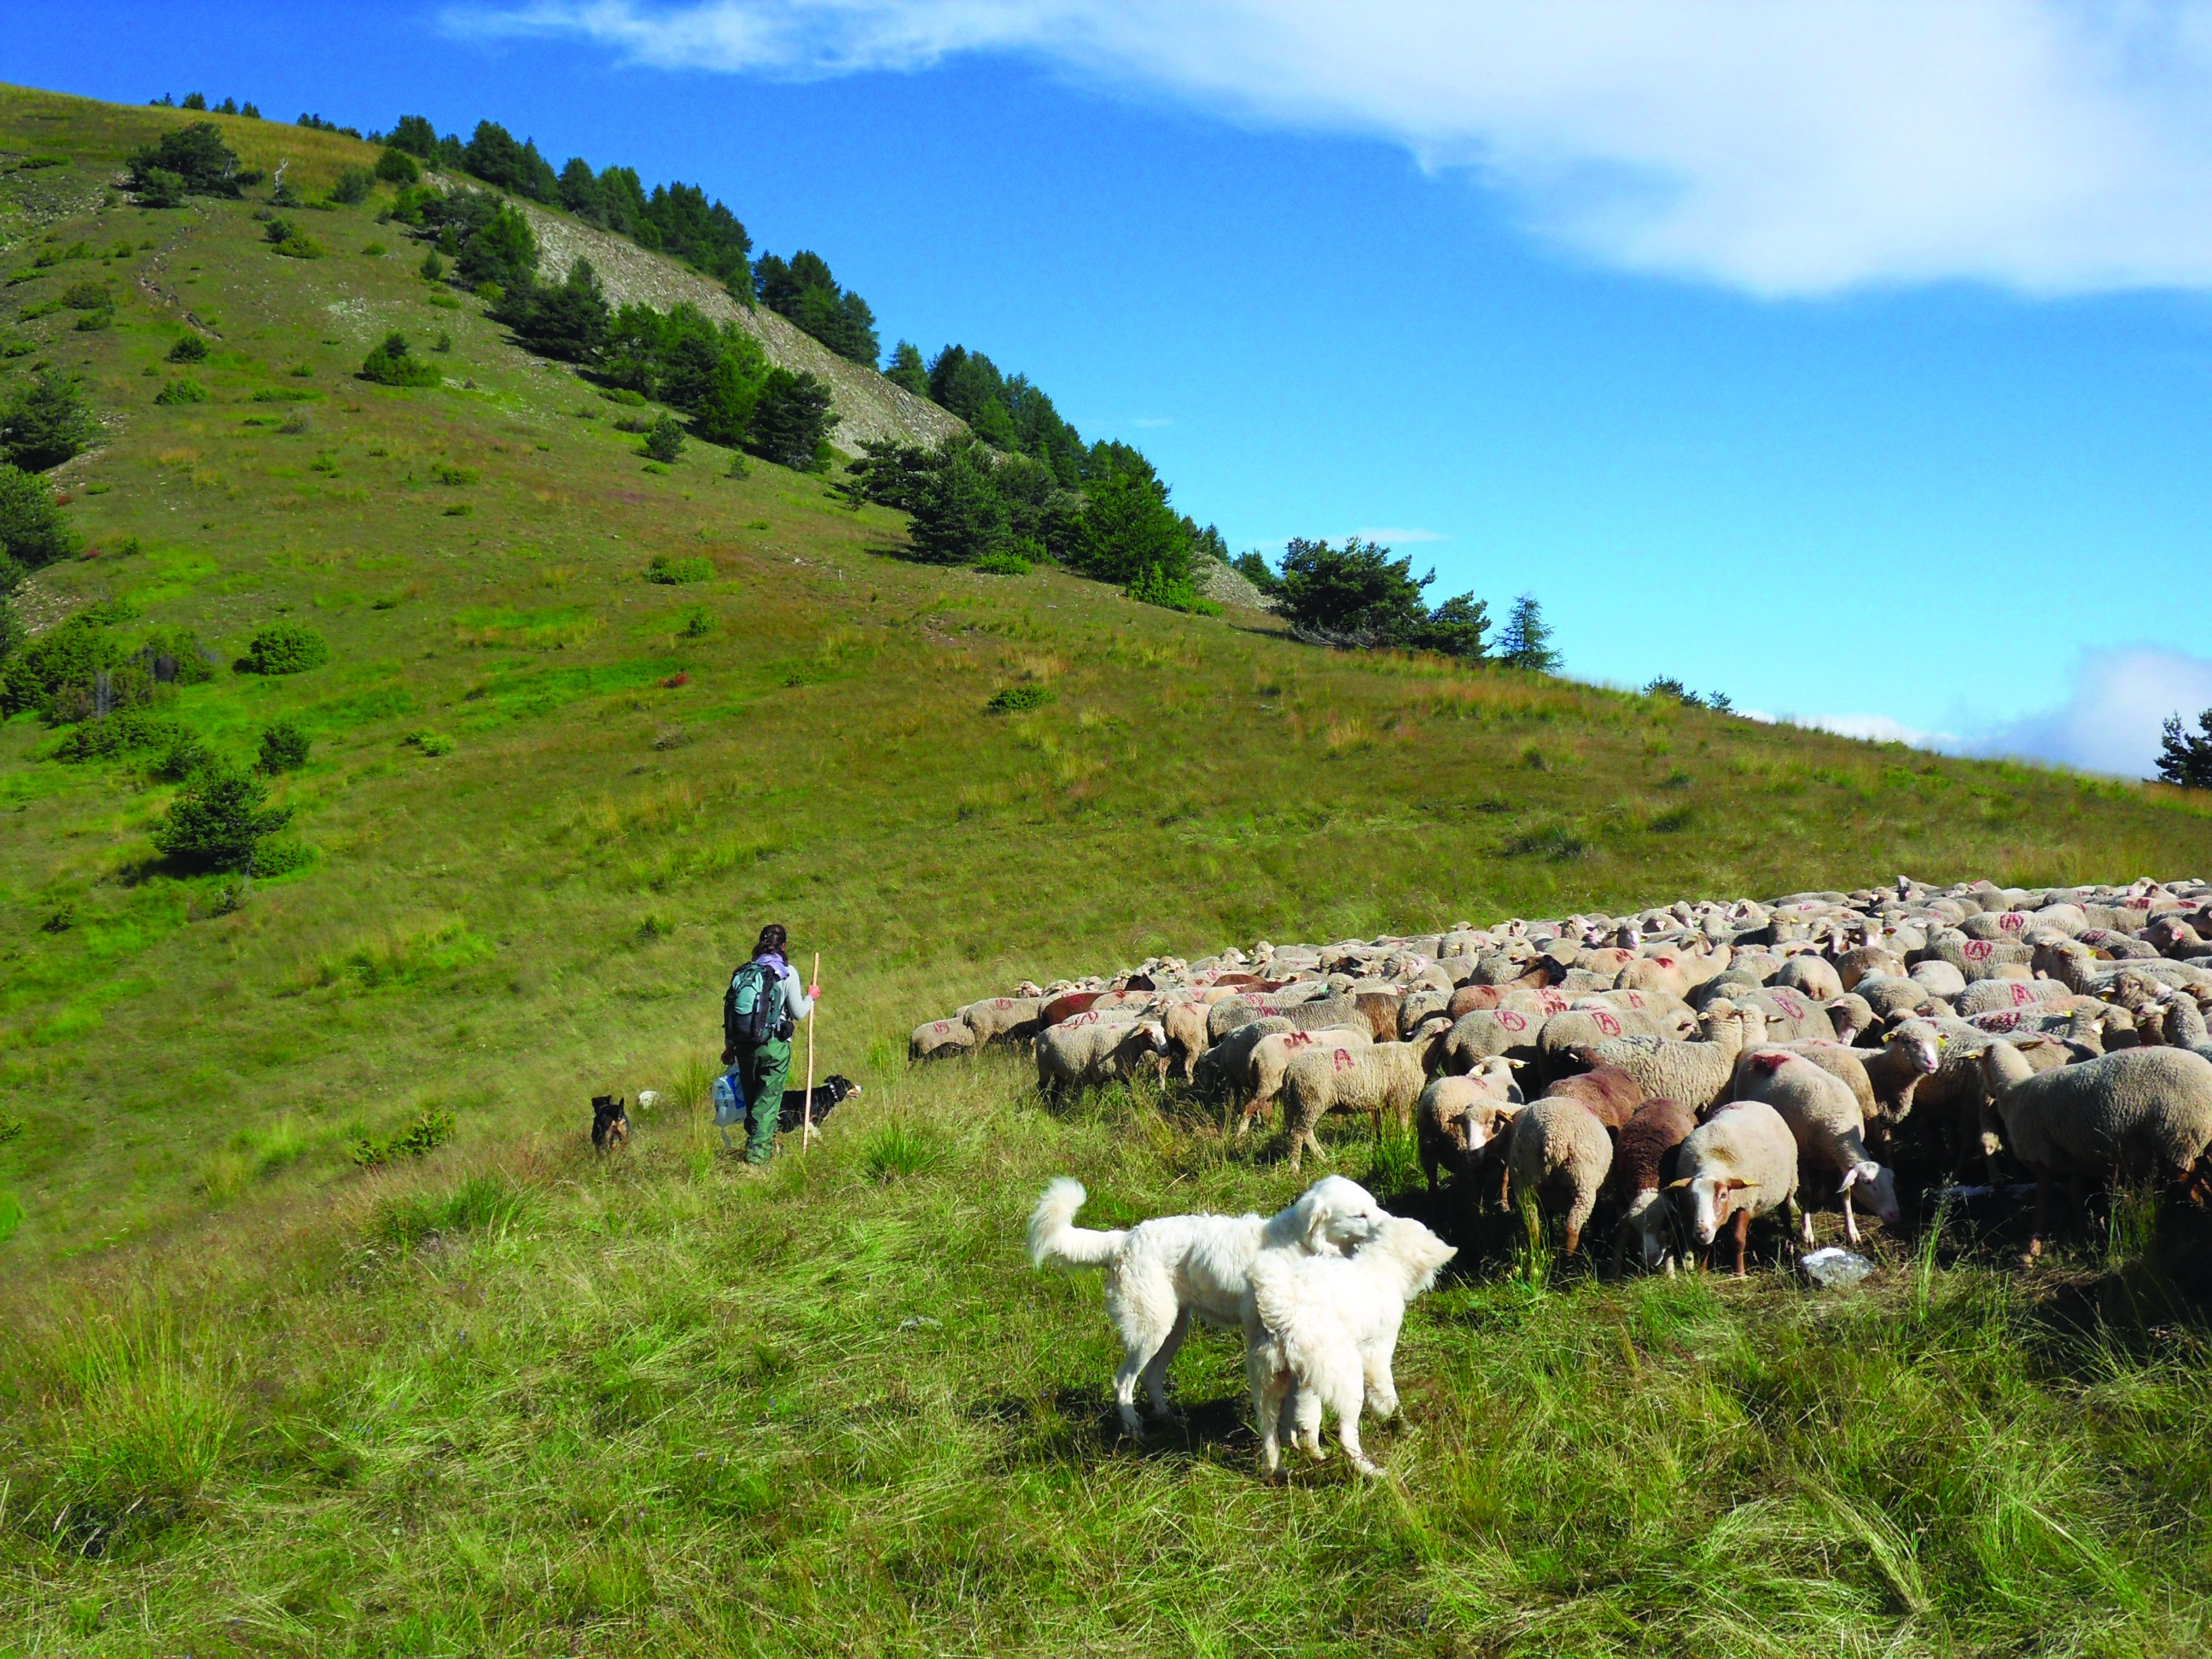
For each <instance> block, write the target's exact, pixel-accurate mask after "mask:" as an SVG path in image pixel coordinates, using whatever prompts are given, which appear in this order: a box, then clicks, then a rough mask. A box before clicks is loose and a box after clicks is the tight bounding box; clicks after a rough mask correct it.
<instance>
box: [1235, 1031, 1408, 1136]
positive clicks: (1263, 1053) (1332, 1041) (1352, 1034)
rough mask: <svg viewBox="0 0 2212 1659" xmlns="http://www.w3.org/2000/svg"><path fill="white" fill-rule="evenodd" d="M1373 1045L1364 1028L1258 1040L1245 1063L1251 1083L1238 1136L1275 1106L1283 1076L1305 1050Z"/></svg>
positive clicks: (1294, 1033) (1282, 1034)
mask: <svg viewBox="0 0 2212 1659" xmlns="http://www.w3.org/2000/svg"><path fill="white" fill-rule="evenodd" d="M1374 1044H1375V1038H1374V1036H1373V1034H1372V1033H1371V1032H1370V1030H1368V1028H1367V1027H1366V1026H1365V1025H1364V1024H1359V1025H1325V1026H1323V1027H1322V1029H1321V1030H1317V1031H1279V1032H1277V1033H1276V1034H1275V1035H1274V1036H1266V1037H1262V1038H1261V1039H1260V1041H1259V1042H1255V1043H1254V1044H1253V1045H1252V1054H1251V1058H1250V1059H1249V1060H1248V1061H1247V1062H1246V1063H1245V1069H1246V1073H1247V1075H1249V1077H1250V1079H1251V1082H1252V1098H1251V1099H1250V1100H1249V1102H1248V1103H1246V1104H1245V1107H1244V1115H1243V1119H1242V1121H1239V1123H1238V1124H1237V1133H1239V1134H1243V1133H1245V1132H1246V1131H1248V1130H1249V1129H1250V1128H1251V1127H1252V1125H1253V1123H1254V1122H1255V1121H1257V1120H1258V1119H1259V1118H1260V1117H1261V1116H1262V1115H1264V1114H1265V1113H1266V1112H1267V1109H1268V1108H1269V1107H1270V1106H1272V1105H1273V1104H1274V1103H1275V1097H1276V1095H1277V1094H1278V1093H1279V1092H1280V1091H1281V1090H1282V1086H1283V1074H1284V1073H1286V1072H1288V1071H1289V1070H1290V1068H1291V1061H1292V1060H1296V1059H1297V1057H1298V1056H1299V1055H1300V1054H1304V1053H1305V1052H1306V1051H1307V1050H1308V1049H1310V1048H1372V1047H1373V1046H1374Z"/></svg>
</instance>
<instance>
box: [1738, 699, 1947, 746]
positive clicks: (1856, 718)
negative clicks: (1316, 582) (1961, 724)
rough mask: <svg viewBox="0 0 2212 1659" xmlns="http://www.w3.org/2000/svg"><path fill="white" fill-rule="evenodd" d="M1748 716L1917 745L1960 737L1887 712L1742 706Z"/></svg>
mask: <svg viewBox="0 0 2212 1659" xmlns="http://www.w3.org/2000/svg"><path fill="white" fill-rule="evenodd" d="M1735 712H1736V713H1737V714H1741V715H1742V716H1743V718H1744V719H1746V720H1758V721H1760V722H1761V723H1762V724H1765V725H1767V726H1804V727H1806V728H1807V729H1808V730H1810V731H1814V732H1834V733H1835V734H1836V735H1837V736H1838V737H1839V738H1863V740H1864V741H1866V742H1868V743H1906V744H1911V745H1912V746H1913V747H1914V748H1915V749H1951V748H1955V747H1956V746H1957V744H1958V742H1959V740H1958V738H1955V737H1954V736H1952V735H1951V733H1949V732H1926V731H1923V730H1922V729H1921V728H1920V727H1918V726H1907V725H1905V722H1904V721H1902V720H1893V719H1892V718H1891V717H1890V716H1889V715H1887V714H1769V713H1767V711H1766V710H1765V709H1764V708H1739V709H1737V710H1736V711H1735Z"/></svg>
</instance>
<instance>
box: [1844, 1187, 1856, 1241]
mask: <svg viewBox="0 0 2212 1659" xmlns="http://www.w3.org/2000/svg"><path fill="white" fill-rule="evenodd" d="M1844 1237H1845V1238H1847V1239H1849V1240H1850V1244H1851V1248H1852V1249H1857V1248H1858V1243H1859V1218H1857V1216H1855V1215H1853V1214H1852V1213H1851V1189H1850V1188H1848V1187H1846V1188H1844Z"/></svg>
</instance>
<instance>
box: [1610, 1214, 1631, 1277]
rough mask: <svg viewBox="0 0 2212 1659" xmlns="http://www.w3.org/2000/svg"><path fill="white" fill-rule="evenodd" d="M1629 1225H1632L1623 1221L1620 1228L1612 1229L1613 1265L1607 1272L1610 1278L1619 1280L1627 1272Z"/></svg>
mask: <svg viewBox="0 0 2212 1659" xmlns="http://www.w3.org/2000/svg"><path fill="white" fill-rule="evenodd" d="M1630 1225H1632V1224H1631V1223H1630V1222H1628V1221H1627V1220H1626V1219H1624V1220H1623V1221H1622V1222H1621V1224H1620V1226H1618V1227H1616V1228H1615V1229H1613V1264H1612V1267H1610V1268H1609V1269H1608V1272H1609V1273H1611V1275H1612V1277H1613V1278H1615V1279H1618V1278H1620V1276H1621V1274H1622V1273H1624V1272H1626V1270H1627V1267H1628V1229H1629V1227H1630Z"/></svg>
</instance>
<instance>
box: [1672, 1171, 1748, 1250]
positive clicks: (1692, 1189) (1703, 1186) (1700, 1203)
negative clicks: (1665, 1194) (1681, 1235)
mask: <svg viewBox="0 0 2212 1659" xmlns="http://www.w3.org/2000/svg"><path fill="white" fill-rule="evenodd" d="M1758 1184H1759V1183H1758V1182H1755V1181H1746V1180H1744V1179H1743V1178H1742V1177H1741V1176H1684V1177H1683V1178H1682V1179H1681V1180H1680V1181H1677V1182H1674V1183H1673V1184H1672V1185H1671V1186H1670V1187H1669V1188H1668V1191H1670V1192H1672V1193H1674V1194H1675V1196H1676V1198H1677V1199H1678V1200H1680V1202H1681V1203H1682V1204H1683V1205H1685V1206H1686V1207H1687V1209H1688V1210H1689V1212H1690V1213H1689V1224H1690V1231H1691V1234H1692V1236H1693V1237H1695V1238H1696V1239H1697V1241H1698V1243H1700V1244H1710V1243H1712V1242H1713V1240H1714V1239H1716V1238H1717V1237H1720V1231H1721V1224H1722V1223H1723V1222H1724V1221H1726V1220H1727V1219H1728V1218H1729V1217H1730V1216H1731V1215H1733V1214H1735V1212H1736V1210H1737V1209H1738V1208H1739V1207H1740V1206H1739V1205H1738V1204H1737V1202H1736V1200H1735V1194H1738V1193H1745V1192H1749V1191H1751V1190H1752V1189H1753V1188H1755V1187H1757V1186H1758Z"/></svg>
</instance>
